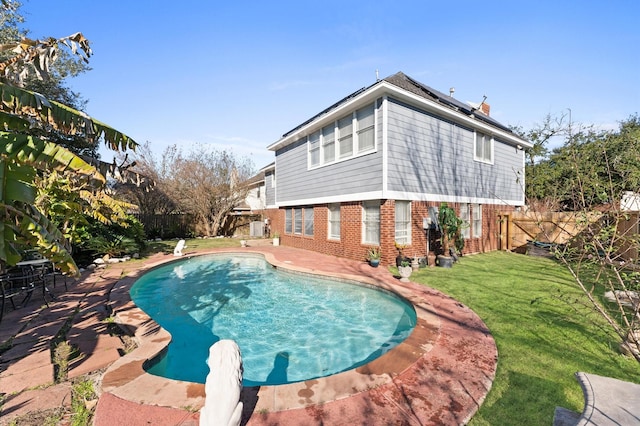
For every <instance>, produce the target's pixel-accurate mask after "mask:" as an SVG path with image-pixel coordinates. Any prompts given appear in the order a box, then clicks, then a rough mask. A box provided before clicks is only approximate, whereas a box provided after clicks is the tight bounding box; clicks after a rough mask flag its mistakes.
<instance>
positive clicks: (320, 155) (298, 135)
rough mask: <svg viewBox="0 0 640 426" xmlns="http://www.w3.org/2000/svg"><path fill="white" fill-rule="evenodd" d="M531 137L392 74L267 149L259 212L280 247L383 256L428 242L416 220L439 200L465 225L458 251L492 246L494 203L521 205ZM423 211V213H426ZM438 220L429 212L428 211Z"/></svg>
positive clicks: (413, 252) (432, 235)
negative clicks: (269, 157) (269, 158)
mask: <svg viewBox="0 0 640 426" xmlns="http://www.w3.org/2000/svg"><path fill="white" fill-rule="evenodd" d="M531 146H532V145H531V143H530V142H528V141H526V140H523V139H522V138H520V137H518V136H517V135H516V134H514V133H513V132H512V131H511V130H510V129H509V128H508V127H506V126H504V125H502V124H500V123H499V122H497V121H496V120H494V119H492V118H491V117H490V115H489V106H488V104H486V103H484V102H483V103H482V104H480V105H475V106H472V105H469V104H466V103H463V102H460V101H458V100H457V99H455V98H453V97H452V96H448V95H445V94H443V93H441V92H438V91H437V90H434V89H432V88H430V87H428V86H426V85H424V84H421V83H419V82H418V81H416V80H414V79H412V78H410V77H408V76H406V75H405V74H403V73H397V74H395V75H392V76H390V77H387V78H385V79H382V80H379V81H377V82H376V83H374V84H372V85H371V86H369V87H366V88H363V89H360V90H358V91H356V92H355V93H352V94H351V95H349V96H347V97H345V98H344V99H342V100H340V101H339V102H337V103H335V104H334V105H331V106H330V107H328V108H327V109H325V110H324V111H322V112H320V113H319V114H317V115H315V116H314V117H312V118H310V119H309V120H307V121H305V122H304V123H302V124H300V125H299V126H297V127H296V128H294V129H293V130H291V131H289V132H287V133H285V134H284V135H283V136H282V137H281V138H280V139H279V140H278V141H276V142H274V143H273V144H271V145H270V146H269V147H268V149H269V150H271V151H274V152H275V164H274V165H273V166H272V167H267V168H265V170H264V172H265V196H266V204H267V205H266V209H265V215H266V216H268V217H269V219H270V221H271V227H272V232H276V231H277V232H279V233H280V241H281V244H284V245H289V246H294V247H299V248H304V249H309V250H315V251H318V252H322V253H328V254H333V255H337V256H342V257H347V258H352V259H359V260H363V259H364V258H365V254H366V252H367V249H368V248H369V247H372V246H380V248H381V250H382V261H383V263H386V264H389V263H392V262H393V261H394V259H395V257H396V256H397V255H398V251H397V249H396V244H399V245H402V246H406V248H405V249H404V254H405V255H409V256H419V257H425V256H426V255H427V239H429V245H428V246H429V251H430V255H434V254H435V250H438V244H437V235H436V232H435V231H431V230H429V231H427V230H426V229H425V227H427V225H426V223H427V221H426V219H427V218H429V217H432V218H433V217H434V213H435V209H437V208H438V207H439V206H440V204H441V203H442V202H447V203H449V205H450V206H453V207H454V208H455V210H456V211H457V213H458V215H459V216H460V217H461V218H463V219H464V220H465V221H466V222H467V223H468V224H469V226H468V227H467V228H465V230H464V237H465V240H466V241H465V243H466V247H465V252H466V253H472V252H484V251H489V250H495V249H497V248H498V243H499V235H498V234H499V224H498V217H499V214H500V212H505V211H506V212H509V211H513V210H514V209H516V208H517V207H519V206H522V205H523V204H524V160H525V158H524V149H526V148H529V147H531ZM430 208H431V211H430ZM435 215H436V217H437V213H435Z"/></svg>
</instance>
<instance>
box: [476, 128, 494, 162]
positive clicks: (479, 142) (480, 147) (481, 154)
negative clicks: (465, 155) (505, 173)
mask: <svg viewBox="0 0 640 426" xmlns="http://www.w3.org/2000/svg"><path fill="white" fill-rule="evenodd" d="M475 145H476V146H475V151H474V159H475V160H477V161H482V162H484V163H493V138H492V137H491V136H489V135H485V134H484V133H480V132H477V131H476V139H475Z"/></svg>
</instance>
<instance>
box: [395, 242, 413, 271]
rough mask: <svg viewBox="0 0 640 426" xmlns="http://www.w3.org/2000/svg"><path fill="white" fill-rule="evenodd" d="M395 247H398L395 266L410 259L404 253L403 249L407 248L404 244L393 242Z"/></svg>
mask: <svg viewBox="0 0 640 426" xmlns="http://www.w3.org/2000/svg"><path fill="white" fill-rule="evenodd" d="M395 245H396V248H397V249H398V256H396V266H398V267H399V266H400V264H401V263H402V261H404V260H406V261H410V259H409V258H408V257H406V256H405V255H404V249H405V248H407V245H406V244H400V243H399V242H397V241H396V242H395Z"/></svg>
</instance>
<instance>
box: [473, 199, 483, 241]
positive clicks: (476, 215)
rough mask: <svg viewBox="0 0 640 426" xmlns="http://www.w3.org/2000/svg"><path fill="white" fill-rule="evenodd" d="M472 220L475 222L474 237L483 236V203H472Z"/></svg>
mask: <svg viewBox="0 0 640 426" xmlns="http://www.w3.org/2000/svg"><path fill="white" fill-rule="evenodd" d="M471 221H472V222H473V224H472V225H473V229H472V230H471V236H472V237H473V238H482V204H472V205H471ZM476 225H477V226H476ZM478 230H479V232H478Z"/></svg>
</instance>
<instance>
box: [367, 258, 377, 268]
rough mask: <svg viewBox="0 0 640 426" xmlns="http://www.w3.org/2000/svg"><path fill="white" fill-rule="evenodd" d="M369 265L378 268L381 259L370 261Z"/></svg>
mask: <svg viewBox="0 0 640 426" xmlns="http://www.w3.org/2000/svg"><path fill="white" fill-rule="evenodd" d="M369 265H371V266H373V267H374V268H377V267H378V265H380V259H369Z"/></svg>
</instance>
